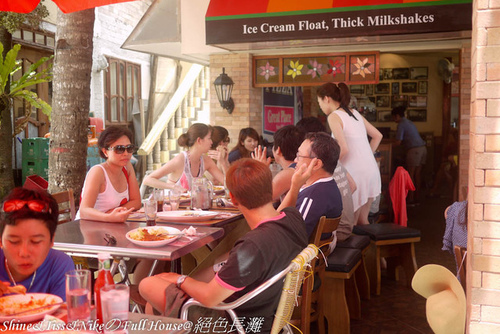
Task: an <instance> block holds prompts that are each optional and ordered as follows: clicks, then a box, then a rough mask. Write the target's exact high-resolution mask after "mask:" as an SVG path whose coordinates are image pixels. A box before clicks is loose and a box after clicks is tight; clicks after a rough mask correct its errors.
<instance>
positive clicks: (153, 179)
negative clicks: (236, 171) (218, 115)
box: [143, 123, 229, 191]
mask: <svg viewBox="0 0 500 334" xmlns="http://www.w3.org/2000/svg"><path fill="white" fill-rule="evenodd" d="M211 136H212V127H211V126H209V125H206V124H202V123H195V124H193V125H191V126H190V127H189V129H188V131H187V133H184V134H182V135H181V136H180V137H179V138H178V139H177V143H178V144H179V146H181V147H185V148H187V150H186V151H183V152H181V153H180V154H178V155H177V156H175V157H174V158H173V159H171V160H170V161H169V162H167V163H166V164H164V165H163V166H162V167H161V168H159V169H157V170H155V171H153V172H152V173H151V174H149V175H148V176H146V177H145V178H144V181H143V182H144V184H146V185H148V186H150V187H154V188H159V189H172V188H179V189H181V190H182V191H185V190H190V188H191V180H192V179H193V177H202V176H203V174H204V173H205V171H208V172H209V173H210V174H211V175H212V176H213V178H214V179H215V180H217V181H218V182H220V184H224V174H223V172H222V171H221V170H220V169H219V168H217V165H216V164H215V163H214V161H213V160H212V159H211V158H210V157H209V156H208V155H207V153H208V151H209V150H210V148H211V147H212V137H211ZM221 163H222V165H223V166H227V167H228V166H229V162H227V156H226V157H225V159H224V161H222V162H221ZM164 176H168V179H167V181H166V182H165V181H162V180H161V178H162V177H164Z"/></svg>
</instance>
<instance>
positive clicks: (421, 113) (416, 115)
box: [406, 109, 427, 122]
mask: <svg viewBox="0 0 500 334" xmlns="http://www.w3.org/2000/svg"><path fill="white" fill-rule="evenodd" d="M406 114H407V115H408V119H409V120H410V121H412V122H427V109H409V110H408V111H407V113H406Z"/></svg>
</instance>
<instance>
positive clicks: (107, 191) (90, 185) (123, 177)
mask: <svg viewBox="0 0 500 334" xmlns="http://www.w3.org/2000/svg"><path fill="white" fill-rule="evenodd" d="M131 142H132V133H131V132H130V130H129V129H127V128H125V127H118V126H109V127H107V128H106V129H105V130H104V131H103V132H102V133H101V135H100V137H99V140H98V142H97V144H98V145H99V154H100V155H101V157H102V158H104V159H105V160H106V161H105V162H104V163H102V164H99V165H96V166H94V167H92V168H91V169H90V170H89V172H88V173H87V177H86V178H85V183H84V184H83V189H82V197H81V200H80V210H79V211H78V213H77V219H80V218H82V219H91V220H101V221H109V222H124V221H125V220H126V219H127V217H128V215H129V213H130V212H132V211H134V210H137V209H140V207H141V195H140V193H139V184H138V182H137V179H136V177H135V171H134V167H133V166H132V164H131V163H130V159H131V158H132V153H134V152H135V146H134V145H132V144H131Z"/></svg>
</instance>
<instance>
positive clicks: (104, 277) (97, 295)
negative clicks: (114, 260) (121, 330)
mask: <svg viewBox="0 0 500 334" xmlns="http://www.w3.org/2000/svg"><path fill="white" fill-rule="evenodd" d="M97 258H98V259H99V273H98V275H97V279H96V280H95V284H94V301H95V308H96V319H97V322H98V323H101V324H102V309H101V288H102V287H103V286H106V285H114V284H115V282H114V281H113V276H112V275H111V272H110V271H109V270H110V268H111V256H110V255H109V254H107V253H99V254H98V255H97Z"/></svg>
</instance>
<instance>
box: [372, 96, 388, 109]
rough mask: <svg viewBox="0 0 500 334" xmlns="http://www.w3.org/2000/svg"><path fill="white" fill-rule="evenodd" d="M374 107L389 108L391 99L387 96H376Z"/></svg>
mask: <svg viewBox="0 0 500 334" xmlns="http://www.w3.org/2000/svg"><path fill="white" fill-rule="evenodd" d="M376 106H377V108H390V107H391V97H390V96H388V95H382V96H377V102H376Z"/></svg>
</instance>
